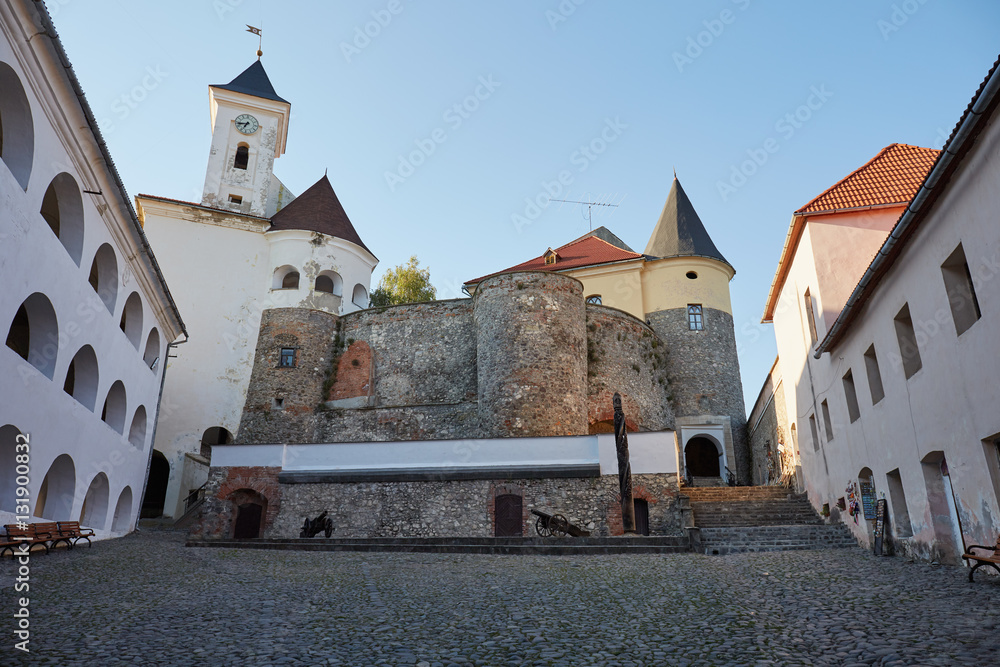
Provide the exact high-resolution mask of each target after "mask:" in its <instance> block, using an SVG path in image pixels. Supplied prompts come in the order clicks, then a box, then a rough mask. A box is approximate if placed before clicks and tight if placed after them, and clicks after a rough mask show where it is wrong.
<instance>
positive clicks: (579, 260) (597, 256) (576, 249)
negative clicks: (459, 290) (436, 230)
mask: <svg viewBox="0 0 1000 667" xmlns="http://www.w3.org/2000/svg"><path fill="white" fill-rule="evenodd" d="M555 251H556V253H557V254H558V255H559V261H557V262H556V263H555V264H546V263H545V254H544V253H543V254H541V255H539V256H538V257H535V258H534V259H529V260H528V261H527V262H522V263H520V264H517V265H515V266H512V267H510V268H509V269H504V270H503V271H497V272H495V273H490V274H488V275H485V276H483V277H481V278H475V279H474V280H470V281H468V282H467V283H465V284H466V285H475V284H478V283H480V282H482V281H483V280H486V279H487V278H490V277H492V276H496V275H499V274H501V273H513V272H514V271H565V270H567V269H578V268H580V267H584V266H594V265H595V264H609V263H611V262H621V261H623V260H628V259H641V258H642V255H641V254H639V253H637V252H629V251H627V250H622V249H621V248H618V247H616V246H613V245H611V244H610V243H608V242H607V241H604V240H603V239H599V238H597V237H596V236H586V237H584V238H582V239H577V240H576V241H570V242H569V243H567V244H566V245H564V246H561V247H559V248H556V249H555ZM546 252H547V250H546Z"/></svg>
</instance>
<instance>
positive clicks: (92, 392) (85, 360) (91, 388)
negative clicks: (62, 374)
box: [63, 345, 99, 412]
mask: <svg viewBox="0 0 1000 667" xmlns="http://www.w3.org/2000/svg"><path fill="white" fill-rule="evenodd" d="M98 379H99V374H98V369H97V354H96V353H95V352H94V348H92V347H91V346H89V345H84V346H83V347H81V348H80V350H79V351H78V352H77V353H76V355H75V356H74V357H73V361H71V362H69V368H68V369H66V380H65V382H63V391H65V392H66V393H67V394H69V395H70V396H72V397H73V398H75V399H76V400H77V402H78V403H80V404H81V405H82V406H83V407H85V408H87V409H88V410H90V411H91V412H93V411H94V407H95V406H96V405H97V383H98Z"/></svg>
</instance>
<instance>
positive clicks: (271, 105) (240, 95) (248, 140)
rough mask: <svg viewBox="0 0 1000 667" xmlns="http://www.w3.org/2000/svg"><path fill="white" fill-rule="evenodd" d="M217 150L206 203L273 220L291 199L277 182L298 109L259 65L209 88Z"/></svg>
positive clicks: (209, 172)
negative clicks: (291, 122) (290, 124)
mask: <svg viewBox="0 0 1000 667" xmlns="http://www.w3.org/2000/svg"><path fill="white" fill-rule="evenodd" d="M208 97H209V104H210V112H211V116H212V146H211V149H210V151H209V156H208V168H207V169H206V171H205V188H204V192H203V194H202V198H201V203H202V204H204V205H205V206H211V207H214V208H226V209H231V210H234V211H239V212H241V213H248V214H250V215H256V216H262V217H270V216H272V215H274V213H275V212H276V211H277V210H278V209H279V208H280V207H281V204H282V203H283V201H284V200H287V199H290V196H289V193H287V191H285V188H284V186H283V185H282V184H281V182H280V181H278V179H277V178H275V177H274V160H275V159H276V158H279V157H281V155H282V154H283V153H284V152H285V143H286V141H287V138H288V119H289V115H290V113H291V108H292V105H291V104H289V102H288V101H287V100H285V99H284V98H282V97H280V96H279V95H278V94H277V93H276V92H274V86H272V85H271V80H270V79H269V78H268V76H267V72H265V71H264V66H263V65H262V64H261V62H260V60H256V61H255V62H254V63H253V64H252V65H250V67H247V68H246V69H245V70H243V72H242V73H241V74H240V75H239V76H237V77H236V78H235V79H233V80H232V81H230V82H229V83H226V84H216V85H212V86H209V88H208Z"/></svg>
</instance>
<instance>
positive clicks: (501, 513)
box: [493, 493, 523, 537]
mask: <svg viewBox="0 0 1000 667" xmlns="http://www.w3.org/2000/svg"><path fill="white" fill-rule="evenodd" d="M521 510H522V501H521V496H515V495H514V494H512V493H508V494H504V495H502V496H497V497H496V503H495V504H494V512H493V515H494V535H495V536H496V537H521V535H522V532H521V526H522V524H523V517H522V516H521Z"/></svg>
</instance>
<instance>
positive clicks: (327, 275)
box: [315, 271, 344, 296]
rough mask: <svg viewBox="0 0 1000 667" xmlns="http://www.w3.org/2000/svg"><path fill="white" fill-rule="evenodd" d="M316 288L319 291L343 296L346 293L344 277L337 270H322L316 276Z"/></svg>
mask: <svg viewBox="0 0 1000 667" xmlns="http://www.w3.org/2000/svg"><path fill="white" fill-rule="evenodd" d="M315 288H316V291H317V292H326V293H328V294H333V295H335V296H341V295H342V294H343V293H344V279H343V278H341V277H340V274H339V273H337V272H336V271H320V273H319V275H318V276H316V286H315Z"/></svg>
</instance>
